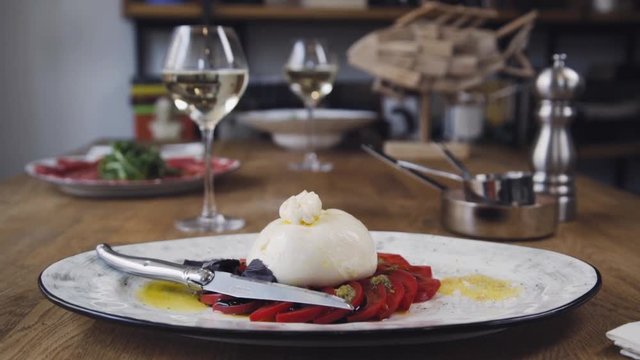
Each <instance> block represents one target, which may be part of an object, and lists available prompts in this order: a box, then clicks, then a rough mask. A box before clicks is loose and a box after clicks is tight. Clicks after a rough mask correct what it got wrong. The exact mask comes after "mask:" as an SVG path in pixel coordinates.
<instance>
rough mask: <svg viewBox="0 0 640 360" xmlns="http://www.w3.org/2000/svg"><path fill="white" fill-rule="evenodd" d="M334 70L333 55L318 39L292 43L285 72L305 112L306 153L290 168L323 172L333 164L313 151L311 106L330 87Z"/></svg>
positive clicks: (336, 70) (334, 74) (322, 96)
mask: <svg viewBox="0 0 640 360" xmlns="http://www.w3.org/2000/svg"><path fill="white" fill-rule="evenodd" d="M337 72H338V65H337V64H336V60H335V57H334V56H333V55H332V54H330V53H329V52H328V50H327V47H326V46H325V45H324V44H323V43H322V42H321V41H318V40H315V39H304V40H298V41H296V42H295V43H294V45H293V48H292V50H291V54H290V55H289V60H288V61H287V63H286V64H285V67H284V74H285V77H286V79H287V81H288V82H289V88H290V89H291V91H292V92H293V93H294V94H296V95H297V96H298V97H299V98H300V99H301V100H302V102H303V103H304V105H305V107H306V108H307V114H308V115H307V119H306V120H305V125H306V126H305V127H306V131H305V132H306V137H307V146H306V153H305V156H304V159H303V161H302V162H300V163H293V164H290V166H289V167H290V168H291V169H293V170H299V171H315V172H326V171H331V169H332V168H333V165H332V164H330V163H324V162H321V161H320V160H319V159H318V156H317V154H316V153H315V144H314V143H313V139H314V128H313V110H314V109H315V108H316V107H317V106H318V104H319V103H320V101H322V99H323V98H324V97H325V96H327V95H329V93H331V91H332V90H333V82H334V80H335V78H336V73H337Z"/></svg>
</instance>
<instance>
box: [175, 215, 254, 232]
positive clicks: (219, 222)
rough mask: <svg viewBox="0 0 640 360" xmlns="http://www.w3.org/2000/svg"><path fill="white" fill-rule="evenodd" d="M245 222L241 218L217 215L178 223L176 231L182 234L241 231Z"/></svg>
mask: <svg viewBox="0 0 640 360" xmlns="http://www.w3.org/2000/svg"><path fill="white" fill-rule="evenodd" d="M244 224H245V221H244V220H243V219H240V218H234V217H231V216H224V215H222V214H217V215H215V216H213V217H203V216H198V217H196V218H190V219H184V220H178V221H176V229H178V230H180V231H182V232H216V233H221V232H226V231H234V230H239V229H241V228H243V227H244Z"/></svg>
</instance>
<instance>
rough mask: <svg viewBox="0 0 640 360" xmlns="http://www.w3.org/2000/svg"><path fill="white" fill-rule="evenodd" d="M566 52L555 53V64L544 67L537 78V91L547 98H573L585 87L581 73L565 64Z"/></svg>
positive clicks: (541, 97) (542, 97) (540, 96)
mask: <svg viewBox="0 0 640 360" xmlns="http://www.w3.org/2000/svg"><path fill="white" fill-rule="evenodd" d="M566 59H567V55H566V54H555V55H553V66H552V67H549V68H546V69H544V70H543V71H542V72H541V73H540V74H539V75H538V78H537V79H536V93H537V94H538V97H539V98H540V99H545V100H573V99H574V98H575V97H576V96H578V95H579V94H580V92H581V91H582V89H583V82H582V79H581V78H580V75H579V74H578V73H577V72H576V71H575V70H573V69H571V68H569V67H566V66H565V63H564V62H565V60H566Z"/></svg>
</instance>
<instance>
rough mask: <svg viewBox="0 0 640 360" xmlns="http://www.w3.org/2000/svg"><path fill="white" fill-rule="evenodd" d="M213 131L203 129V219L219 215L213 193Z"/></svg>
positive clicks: (201, 129)
mask: <svg viewBox="0 0 640 360" xmlns="http://www.w3.org/2000/svg"><path fill="white" fill-rule="evenodd" d="M213 130H214V128H209V127H205V126H203V127H201V128H200V131H201V132H202V144H203V145H204V146H203V147H204V156H203V160H204V201H203V204H202V214H201V215H200V216H201V217H203V218H208V219H211V218H213V217H214V216H216V215H217V214H218V209H217V208H216V199H215V196H214V193H213V168H212V165H211V163H212V157H213V155H212V153H213Z"/></svg>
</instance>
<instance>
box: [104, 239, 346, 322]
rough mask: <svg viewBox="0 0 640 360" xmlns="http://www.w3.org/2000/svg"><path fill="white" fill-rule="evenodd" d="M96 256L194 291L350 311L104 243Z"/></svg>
mask: <svg viewBox="0 0 640 360" xmlns="http://www.w3.org/2000/svg"><path fill="white" fill-rule="evenodd" d="M96 253H97V255H98V257H99V258H100V259H102V260H103V261H104V262H106V263H107V264H108V265H109V266H111V267H113V268H115V269H117V270H120V271H123V272H126V273H129V274H133V275H137V276H142V277H146V278H152V279H159V280H167V281H173V282H178V283H181V284H184V285H187V286H189V287H191V288H193V289H197V290H205V291H213V292H217V293H220V294H225V295H231V296H234V297H238V298H245V299H257V300H272V301H288V302H295V303H301V304H310V305H322V306H328V307H334V308H339V309H345V310H353V306H352V305H351V304H349V303H348V302H346V301H345V300H344V299H342V298H340V297H338V296H333V295H329V294H326V293H323V292H319V291H313V290H308V289H304V288H299V287H295V286H289V285H285V284H279V283H272V282H268V281H261V280H255V279H249V278H244V277H240V276H237V275H233V274H230V273H226V272H222V271H215V272H212V271H209V270H207V269H202V268H199V267H195V266H186V265H181V264H176V263H172V262H169V261H165V260H160V259H152V258H144V257H137V256H130V255H124V254H121V253H118V252H117V251H115V250H113V249H112V248H111V246H109V245H108V244H100V245H98V246H96Z"/></svg>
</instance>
